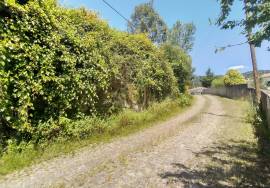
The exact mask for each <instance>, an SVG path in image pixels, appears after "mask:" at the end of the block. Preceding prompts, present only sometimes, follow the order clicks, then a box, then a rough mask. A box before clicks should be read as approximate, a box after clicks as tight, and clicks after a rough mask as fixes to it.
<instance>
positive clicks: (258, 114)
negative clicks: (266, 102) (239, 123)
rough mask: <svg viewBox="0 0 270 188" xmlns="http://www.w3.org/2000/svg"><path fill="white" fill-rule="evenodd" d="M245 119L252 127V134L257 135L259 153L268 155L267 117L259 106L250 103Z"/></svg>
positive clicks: (269, 137)
mask: <svg viewBox="0 0 270 188" xmlns="http://www.w3.org/2000/svg"><path fill="white" fill-rule="evenodd" d="M246 121H247V122H248V123H251V124H252V125H253V127H254V134H255V136H256V137H257V141H258V146H259V150H260V152H261V153H264V154H268V156H269V155H270V130H269V128H268V126H267V118H266V117H265V115H264V113H263V112H262V110H261V109H260V108H259V107H254V106H251V105H250V108H249V110H248V113H247V117H246Z"/></svg>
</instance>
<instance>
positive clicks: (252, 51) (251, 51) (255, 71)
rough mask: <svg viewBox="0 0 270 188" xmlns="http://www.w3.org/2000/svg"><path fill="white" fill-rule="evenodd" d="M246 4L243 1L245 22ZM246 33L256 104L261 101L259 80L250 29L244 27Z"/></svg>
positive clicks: (247, 15)
mask: <svg viewBox="0 0 270 188" xmlns="http://www.w3.org/2000/svg"><path fill="white" fill-rule="evenodd" d="M247 3H248V2H247V0H244V4H245V5H244V6H245V13H246V20H247V21H248V17H249V12H248V10H247V6H248V4H247ZM247 24H248V23H247ZM246 31H247V38H248V43H249V46H250V54H251V60H252V67H253V79H254V86H255V92H256V102H257V103H260V100H261V90H260V80H259V73H258V67H257V59H256V51H255V45H254V44H253V43H252V29H251V28H249V27H248V25H246Z"/></svg>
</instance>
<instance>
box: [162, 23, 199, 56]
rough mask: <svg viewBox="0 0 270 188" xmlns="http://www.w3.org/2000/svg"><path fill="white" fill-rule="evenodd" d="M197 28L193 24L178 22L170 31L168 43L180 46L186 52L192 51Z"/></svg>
mask: <svg viewBox="0 0 270 188" xmlns="http://www.w3.org/2000/svg"><path fill="white" fill-rule="evenodd" d="M195 32H196V27H195V25H194V24H193V23H187V24H184V23H182V22H181V21H180V20H177V21H176V23H175V24H174V25H173V27H172V28H171V29H170V30H169V33H168V39H167V41H168V42H169V43H170V44H172V45H176V46H179V47H180V48H181V49H183V50H184V51H185V52H189V51H191V50H192V48H193V45H194V40H195V37H194V35H195Z"/></svg>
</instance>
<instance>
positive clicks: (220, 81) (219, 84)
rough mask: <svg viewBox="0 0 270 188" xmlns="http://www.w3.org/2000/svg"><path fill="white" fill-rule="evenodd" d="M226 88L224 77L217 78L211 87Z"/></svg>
mask: <svg viewBox="0 0 270 188" xmlns="http://www.w3.org/2000/svg"><path fill="white" fill-rule="evenodd" d="M224 86H225V84H224V77H223V76H220V77H217V78H215V79H214V80H213V81H212V83H211V87H213V88H219V87H224Z"/></svg>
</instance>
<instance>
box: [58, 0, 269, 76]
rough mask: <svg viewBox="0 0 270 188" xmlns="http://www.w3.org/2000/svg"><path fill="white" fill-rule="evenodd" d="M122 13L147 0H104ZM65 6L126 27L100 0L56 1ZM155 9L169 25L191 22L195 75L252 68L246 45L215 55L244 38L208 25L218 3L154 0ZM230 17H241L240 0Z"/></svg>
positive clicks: (262, 52) (263, 56)
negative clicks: (86, 11) (97, 14)
mask: <svg viewBox="0 0 270 188" xmlns="http://www.w3.org/2000/svg"><path fill="white" fill-rule="evenodd" d="M107 1H108V2H109V3H110V4H112V5H113V6H114V7H115V8H116V9H117V10H119V11H120V12H121V13H122V14H123V15H124V16H126V17H127V18H130V15H131V14H132V12H133V10H134V7H135V6H136V5H138V4H140V3H144V2H147V1H148V0H107ZM60 2H61V4H63V5H65V6H67V7H82V6H83V7H86V8H88V9H90V10H94V11H96V12H98V13H99V15H100V17H101V18H103V19H105V20H107V21H108V22H109V24H110V26H111V27H114V28H117V29H119V30H124V31H125V30H126V25H127V24H126V21H125V20H123V19H122V18H121V17H119V15H117V14H115V12H113V10H111V9H110V8H109V7H107V6H106V5H105V4H104V3H103V2H102V0H60ZM154 7H155V9H156V10H157V11H158V12H159V14H160V15H161V16H162V17H163V19H164V20H165V22H166V23H167V24H168V26H169V27H171V26H172V25H173V24H174V23H175V22H176V20H178V19H179V20H181V21H183V22H193V23H194V24H195V25H196V27H197V32H196V41H195V46H194V49H193V51H192V52H191V56H192V59H193V66H194V67H195V68H196V74H197V75H204V74H205V71H206V69H207V68H209V67H210V68H211V69H212V70H213V71H214V73H215V74H224V73H225V72H226V71H227V70H228V68H230V67H234V66H239V67H241V71H242V72H245V71H249V70H251V69H252V66H251V60H250V53H249V47H248V45H242V46H237V47H233V48H228V49H226V50H225V51H223V52H220V53H217V54H215V53H214V51H215V49H216V47H221V46H226V45H229V44H237V43H240V42H244V41H246V40H245V38H244V37H243V36H242V35H241V30H240V29H236V30H220V29H219V28H218V27H217V26H215V25H212V26H211V25H210V24H209V18H210V19H212V20H214V19H216V18H217V17H218V15H219V11H220V10H219V5H218V3H217V1H216V0H155V2H154ZM233 12H234V13H233V15H232V16H233V17H235V18H239V17H242V16H243V13H242V11H241V2H240V1H239V2H238V3H237V4H236V5H235V7H234V10H233ZM268 45H270V44H269V43H264V44H263V45H262V47H261V48H257V49H256V50H257V59H258V67H259V69H270V61H269V57H270V52H268V51H267V50H266V49H267V46H268Z"/></svg>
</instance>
